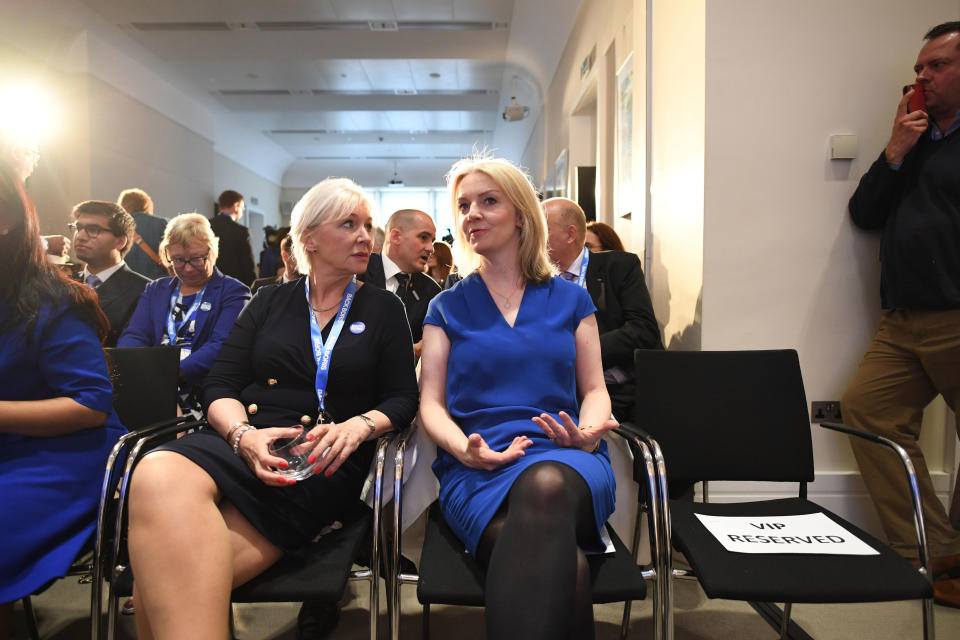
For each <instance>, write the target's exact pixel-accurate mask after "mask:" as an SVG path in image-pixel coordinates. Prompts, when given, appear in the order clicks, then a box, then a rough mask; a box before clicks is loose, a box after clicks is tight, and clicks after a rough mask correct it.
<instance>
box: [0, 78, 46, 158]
mask: <svg viewBox="0 0 960 640" xmlns="http://www.w3.org/2000/svg"><path fill="white" fill-rule="evenodd" d="M55 120H56V116H55V113H54V109H53V103H52V101H51V100H50V97H49V94H48V93H47V92H46V91H44V90H43V89H41V88H40V87H38V86H37V85H36V84H32V83H23V84H20V85H14V84H7V85H4V86H3V87H2V88H0V138H2V139H3V140H4V141H5V142H6V143H7V144H13V145H17V146H22V145H26V146H33V147H36V146H37V145H39V144H40V143H41V142H42V141H44V140H45V139H47V138H48V137H49V136H50V134H51V132H52V131H53V129H54V125H55Z"/></svg>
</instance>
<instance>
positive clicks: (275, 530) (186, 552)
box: [129, 179, 417, 639]
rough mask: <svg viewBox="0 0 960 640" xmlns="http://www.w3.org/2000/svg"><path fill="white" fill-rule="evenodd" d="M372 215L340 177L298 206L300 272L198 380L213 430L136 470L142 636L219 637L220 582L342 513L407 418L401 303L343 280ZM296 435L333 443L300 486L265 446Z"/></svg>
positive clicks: (362, 265)
mask: <svg viewBox="0 0 960 640" xmlns="http://www.w3.org/2000/svg"><path fill="white" fill-rule="evenodd" d="M370 211H371V206H370V202H369V200H368V198H367V196H366V195H365V194H364V193H363V192H362V190H361V189H360V188H359V187H358V186H357V185H356V184H354V183H353V182H351V181H349V180H345V179H327V180H324V181H323V182H321V183H319V184H318V185H316V186H314V187H313V188H312V189H311V190H310V191H309V192H308V193H307V194H306V195H305V196H304V197H303V198H302V199H301V200H300V202H299V203H297V206H296V207H295V208H294V210H293V216H292V220H291V222H292V230H291V235H292V236H293V238H294V253H295V254H296V257H297V264H298V265H301V270H303V271H306V272H307V276H305V277H303V278H300V279H299V280H295V281H293V282H289V283H286V284H283V285H271V286H267V287H263V288H262V289H260V290H259V291H258V293H257V295H256V296H255V297H254V299H253V300H252V301H251V302H250V304H249V305H248V306H247V308H246V309H245V310H244V311H243V312H242V313H241V314H240V317H239V318H238V319H237V323H236V325H235V326H234V328H233V331H232V332H231V333H230V337H229V338H228V339H227V341H226V342H225V343H224V345H223V349H222V350H221V352H220V355H219V356H218V358H217V361H216V362H215V363H214V365H213V369H212V370H211V372H210V375H209V376H208V377H207V379H206V382H205V384H204V388H203V404H204V407H205V409H206V413H207V419H208V420H209V422H210V426H211V427H212V428H211V429H207V430H203V431H200V432H198V433H195V434H192V435H189V436H187V437H184V438H181V439H180V440H177V441H176V442H174V443H171V444H169V445H166V446H164V447H162V448H161V449H160V450H158V451H156V452H153V453H151V454H149V455H148V456H146V457H145V458H144V460H143V461H142V462H141V463H140V464H139V465H138V467H137V470H136V472H135V473H134V476H133V481H132V487H131V498H130V536H129V545H130V556H131V564H132V567H133V571H134V574H135V575H136V577H137V582H136V587H135V596H134V597H135V600H136V602H137V631H138V634H139V636H140V638H178V639H180V638H204V639H206V638H226V637H227V635H228V619H227V613H228V611H229V606H228V605H229V599H230V591H231V589H233V588H235V587H237V586H239V585H241V584H243V583H244V582H246V581H248V580H250V579H251V578H253V577H254V576H256V575H258V574H259V573H261V572H263V571H264V570H266V569H267V568H268V567H270V566H271V565H272V564H273V563H274V562H276V561H277V560H278V559H279V558H280V557H281V556H282V555H283V554H284V553H292V552H296V551H297V550H298V549H300V548H302V547H303V545H304V544H305V543H307V542H309V541H310V540H312V539H313V538H314V537H315V536H316V535H317V534H318V532H319V531H320V530H321V529H322V528H323V527H324V526H325V525H328V524H330V523H332V522H334V521H335V520H337V519H338V518H339V517H341V516H342V514H343V513H344V511H345V510H346V509H347V508H349V507H350V506H351V505H352V504H354V503H355V502H356V500H357V499H358V497H359V495H360V490H361V487H362V484H363V480H364V478H365V477H366V475H367V471H368V469H369V467H370V462H371V460H372V457H373V447H374V445H373V440H375V439H376V438H377V436H379V435H380V434H382V433H384V432H387V431H389V430H391V429H393V428H395V427H398V426H403V425H405V424H408V423H409V422H410V420H412V418H413V416H414V413H415V412H416V408H417V383H416V378H415V375H414V362H413V345H412V341H411V338H410V329H409V327H408V325H407V322H406V316H405V314H404V311H403V304H402V303H401V302H400V300H399V298H397V297H396V296H394V295H392V294H390V293H389V292H387V291H385V290H382V289H377V288H376V287H369V286H359V284H360V283H357V282H356V280H355V277H354V276H355V275H356V274H360V273H363V272H364V271H365V270H366V267H367V259H368V257H369V255H370V248H371V237H370V229H371V215H370ZM354 287H358V288H356V292H355V295H354V296H352V300H351V296H350V293H351V291H352V290H353V289H354ZM344 310H345V312H346V315H345V316H342V318H343V320H342V322H340V321H338V316H340V315H341V314H342V313H343V312H344ZM339 329H342V331H340V332H339V334H338V330H339ZM318 334H319V335H318ZM331 336H332V339H331ZM332 340H335V346H334V347H333V349H332V352H330V353H331V359H330V363H329V372H328V373H329V376H328V382H327V383H326V384H325V391H324V381H323V377H324V376H323V375H322V368H321V375H319V376H318V375H317V373H318V366H317V362H318V359H322V356H323V353H322V351H323V350H322V349H321V348H320V346H319V345H318V348H317V352H318V353H317V357H316V358H315V353H314V349H313V346H312V345H313V344H314V343H315V342H319V343H322V346H323V347H326V348H329V347H330V342H331V341H332ZM318 388H319V389H318ZM319 397H323V398H324V402H323V406H322V407H321V405H320V402H319V400H318V398H319ZM321 411H322V412H323V413H324V415H326V416H327V419H328V421H327V422H324V423H320V422H319V421H318V420H317V417H318V415H320V413H321ZM301 425H305V426H301ZM258 427H259V428H258ZM301 428H307V429H310V431H309V437H311V438H312V439H313V441H314V442H316V443H317V445H316V447H315V448H314V453H313V454H312V456H318V455H319V454H318V452H323V451H327V449H328V448H329V452H328V453H327V455H325V456H323V457H322V459H321V461H320V463H319V464H318V466H317V467H316V469H315V471H314V474H313V475H312V476H310V477H309V478H307V479H305V480H301V481H299V482H296V481H293V480H290V479H289V478H287V477H285V476H283V475H281V474H279V473H277V472H276V471H275V469H278V468H282V467H283V461H282V460H280V459H279V458H275V457H272V456H271V455H270V454H269V452H268V446H269V444H270V443H271V442H273V441H274V440H276V439H278V438H285V437H290V436H292V435H295V434H297V433H298V432H299V430H300V429H301Z"/></svg>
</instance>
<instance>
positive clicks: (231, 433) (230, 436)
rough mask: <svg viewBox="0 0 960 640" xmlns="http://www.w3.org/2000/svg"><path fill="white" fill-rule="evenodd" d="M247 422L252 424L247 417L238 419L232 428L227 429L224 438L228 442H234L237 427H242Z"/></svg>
mask: <svg viewBox="0 0 960 640" xmlns="http://www.w3.org/2000/svg"><path fill="white" fill-rule="evenodd" d="M245 424H250V423H249V422H248V421H247V420H246V419H244V420H237V421H236V422H234V423H233V426H232V427H230V430H229V431H227V437H225V438H224V440H226V441H227V442H233V436H234V434H236V432H237V429H239V428H240V427H242V426H243V425H245Z"/></svg>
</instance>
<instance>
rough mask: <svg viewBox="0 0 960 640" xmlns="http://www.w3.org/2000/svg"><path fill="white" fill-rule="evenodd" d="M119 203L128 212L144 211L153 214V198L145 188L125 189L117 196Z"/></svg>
mask: <svg viewBox="0 0 960 640" xmlns="http://www.w3.org/2000/svg"><path fill="white" fill-rule="evenodd" d="M117 204H118V205H120V206H121V207H123V208H124V209H125V210H126V211H127V213H140V212H141V211H144V212H146V213H149V214H151V215H153V200H151V199H150V196H149V195H147V192H146V191H144V190H143V189H137V188H136V187H134V188H132V189H124V190H123V191H121V192H120V196H119V197H118V198H117Z"/></svg>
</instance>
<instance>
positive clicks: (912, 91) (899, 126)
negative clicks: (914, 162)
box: [884, 85, 929, 165]
mask: <svg viewBox="0 0 960 640" xmlns="http://www.w3.org/2000/svg"><path fill="white" fill-rule="evenodd" d="M904 89H906V92H905V93H904V94H903V98H902V99H901V100H900V104H899V105H898V106H897V117H896V119H894V121H893V133H892V134H891V135H890V142H888V143H887V148H886V149H885V150H884V154H885V155H886V157H887V162H889V163H891V164H894V165H900V164H902V163H903V159H904V158H905V157H906V155H907V153H909V151H910V149H913V147H914V145H916V144H917V140H919V139H920V136H922V135H923V132H924V131H926V130H927V127H928V126H929V125H928V122H927V112H926V111H924V108H925V104H924V101H923V87H922V86H920V85H909V86H907V87H904ZM918 95H919V97H918ZM911 104H912V105H913V109H911ZM917 106H922V107H923V108H919V109H918V108H916V107H917Z"/></svg>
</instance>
